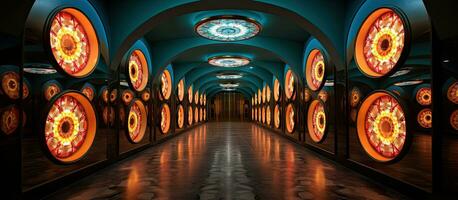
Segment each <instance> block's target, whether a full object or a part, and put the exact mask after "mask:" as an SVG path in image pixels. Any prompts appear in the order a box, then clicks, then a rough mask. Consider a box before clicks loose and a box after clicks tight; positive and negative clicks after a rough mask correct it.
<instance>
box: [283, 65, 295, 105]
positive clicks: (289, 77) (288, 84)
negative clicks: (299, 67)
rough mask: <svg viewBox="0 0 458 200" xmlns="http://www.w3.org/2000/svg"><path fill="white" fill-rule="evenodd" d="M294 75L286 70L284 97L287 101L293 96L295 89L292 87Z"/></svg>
mask: <svg viewBox="0 0 458 200" xmlns="http://www.w3.org/2000/svg"><path fill="white" fill-rule="evenodd" d="M294 82H295V80H294V75H293V71H291V70H288V71H287V72H286V76H285V95H286V98H287V99H291V98H293V96H294V92H295V87H294V84H295V83H294Z"/></svg>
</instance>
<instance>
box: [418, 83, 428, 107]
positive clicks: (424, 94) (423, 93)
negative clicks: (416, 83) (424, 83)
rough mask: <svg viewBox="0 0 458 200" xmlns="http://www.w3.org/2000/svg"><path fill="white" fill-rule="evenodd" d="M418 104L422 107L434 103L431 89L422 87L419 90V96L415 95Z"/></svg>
mask: <svg viewBox="0 0 458 200" xmlns="http://www.w3.org/2000/svg"><path fill="white" fill-rule="evenodd" d="M415 97H416V99H417V102H418V104H420V105H422V106H428V105H431V103H432V98H431V88H429V87H422V88H420V89H418V90H417V94H416V95H415Z"/></svg>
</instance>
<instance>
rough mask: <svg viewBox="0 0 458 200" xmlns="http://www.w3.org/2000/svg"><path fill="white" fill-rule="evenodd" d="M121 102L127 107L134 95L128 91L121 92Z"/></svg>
mask: <svg viewBox="0 0 458 200" xmlns="http://www.w3.org/2000/svg"><path fill="white" fill-rule="evenodd" d="M121 98H122V102H123V103H124V104H125V105H129V104H130V102H131V101H132V99H134V93H133V92H132V91H130V90H123V91H122V94H121Z"/></svg>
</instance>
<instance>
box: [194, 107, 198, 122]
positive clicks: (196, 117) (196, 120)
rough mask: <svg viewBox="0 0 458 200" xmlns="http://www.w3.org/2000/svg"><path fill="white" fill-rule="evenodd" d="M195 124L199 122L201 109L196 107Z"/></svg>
mask: <svg viewBox="0 0 458 200" xmlns="http://www.w3.org/2000/svg"><path fill="white" fill-rule="evenodd" d="M194 122H195V123H197V122H199V108H197V107H194Z"/></svg>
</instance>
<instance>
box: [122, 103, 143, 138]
mask: <svg viewBox="0 0 458 200" xmlns="http://www.w3.org/2000/svg"><path fill="white" fill-rule="evenodd" d="M146 115H147V114H146V109H145V106H144V105H143V103H142V102H141V101H140V100H134V101H133V102H132V103H131V104H130V108H129V114H128V117H127V131H128V134H129V135H128V136H129V140H130V141H131V142H133V143H139V142H140V141H141V140H142V139H143V137H144V136H145V131H146V124H147V116H146Z"/></svg>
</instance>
